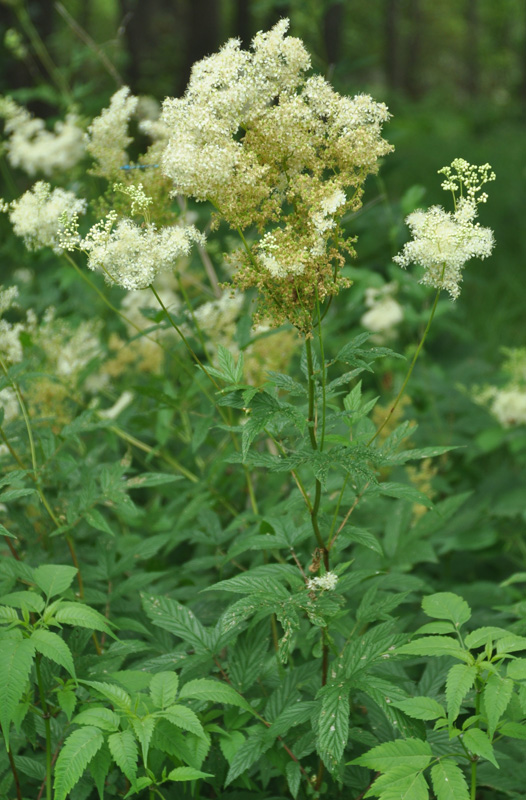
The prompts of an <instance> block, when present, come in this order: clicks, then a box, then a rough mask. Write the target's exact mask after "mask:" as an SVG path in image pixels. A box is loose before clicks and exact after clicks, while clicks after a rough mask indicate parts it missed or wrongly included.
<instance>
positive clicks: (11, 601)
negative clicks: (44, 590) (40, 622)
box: [0, 592, 45, 614]
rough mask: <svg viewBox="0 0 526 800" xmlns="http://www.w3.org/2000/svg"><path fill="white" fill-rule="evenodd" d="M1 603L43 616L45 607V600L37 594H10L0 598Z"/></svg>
mask: <svg viewBox="0 0 526 800" xmlns="http://www.w3.org/2000/svg"><path fill="white" fill-rule="evenodd" d="M0 603H2V604H3V605H5V606H10V607H11V608H19V609H20V610H21V611H24V610H26V611H33V612H35V614H41V613H42V611H43V610H44V605H45V604H44V600H43V598H42V597H41V596H40V595H39V594H37V593H36V592H10V593H9V594H4V595H2V597H0Z"/></svg>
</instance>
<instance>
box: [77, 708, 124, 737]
mask: <svg viewBox="0 0 526 800" xmlns="http://www.w3.org/2000/svg"><path fill="white" fill-rule="evenodd" d="M120 721H121V718H120V717H119V715H118V714H116V713H115V711H111V709H109V708H105V707H104V706H97V707H92V706H91V707H90V708H86V709H85V710H84V711H81V712H80V714H77V715H76V716H75V719H74V720H73V722H74V723H75V725H93V726H94V727H97V728H100V729H101V730H103V731H110V732H113V731H116V730H118V729H119V725H120Z"/></svg>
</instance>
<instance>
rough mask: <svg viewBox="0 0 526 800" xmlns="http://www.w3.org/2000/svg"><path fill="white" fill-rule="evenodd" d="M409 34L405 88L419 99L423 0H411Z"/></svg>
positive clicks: (414, 97) (408, 16)
mask: <svg viewBox="0 0 526 800" xmlns="http://www.w3.org/2000/svg"><path fill="white" fill-rule="evenodd" d="M407 20H408V28H409V30H408V35H407V40H406V43H405V51H406V59H405V69H404V78H403V88H404V90H405V92H406V93H407V94H408V95H409V97H411V99H412V100H418V98H419V97H420V95H421V91H422V82H421V80H420V75H421V69H422V57H421V56H422V36H423V32H424V31H423V27H424V26H423V18H422V8H421V0H409V4H408V13H407Z"/></svg>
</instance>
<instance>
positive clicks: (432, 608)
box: [422, 592, 471, 628]
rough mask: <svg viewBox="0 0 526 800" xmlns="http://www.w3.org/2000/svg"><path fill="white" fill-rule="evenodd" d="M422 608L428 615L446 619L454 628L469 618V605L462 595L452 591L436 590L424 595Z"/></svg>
mask: <svg viewBox="0 0 526 800" xmlns="http://www.w3.org/2000/svg"><path fill="white" fill-rule="evenodd" d="M422 609H423V611H424V613H425V614H427V616H428V617H433V618H434V619H448V620H449V621H450V622H452V623H453V624H454V625H455V627H456V628H460V626H461V625H463V624H464V623H465V622H467V621H468V620H469V619H471V609H470V607H469V606H468V604H467V603H466V601H465V600H463V599H462V597H459V596H458V594H453V592H437V593H436V594H431V595H428V596H427V597H424V599H423V600H422Z"/></svg>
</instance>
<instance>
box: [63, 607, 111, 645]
mask: <svg viewBox="0 0 526 800" xmlns="http://www.w3.org/2000/svg"><path fill="white" fill-rule="evenodd" d="M54 618H55V619H56V621H57V622H60V623H61V624H64V625H75V626H76V627H79V628H89V629H90V630H94V631H102V633H106V634H107V635H108V636H111V637H112V638H113V639H116V638H117V637H116V636H115V634H114V633H113V631H112V629H111V628H110V625H114V623H110V622H109V621H108V620H107V619H106V617H103V616H102V614H99V612H98V611H96V610H95V609H94V608H91V607H90V606H87V605H84V603H66V602H62V603H60V605H59V606H58V608H57V610H56V611H55V614H54Z"/></svg>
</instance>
